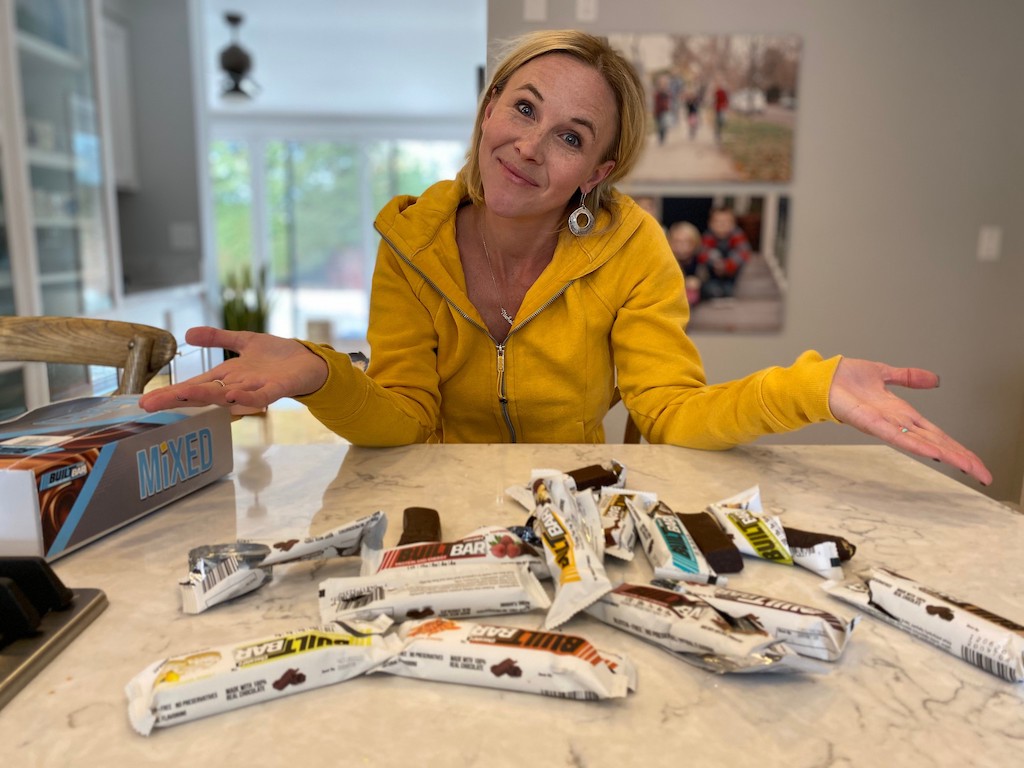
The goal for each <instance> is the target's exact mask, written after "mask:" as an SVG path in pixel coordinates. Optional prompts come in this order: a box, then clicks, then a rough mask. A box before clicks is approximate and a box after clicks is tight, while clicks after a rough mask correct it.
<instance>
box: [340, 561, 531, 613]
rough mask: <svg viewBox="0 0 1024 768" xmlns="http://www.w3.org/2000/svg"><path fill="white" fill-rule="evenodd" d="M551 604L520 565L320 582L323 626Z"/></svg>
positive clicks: (398, 571)
mask: <svg viewBox="0 0 1024 768" xmlns="http://www.w3.org/2000/svg"><path fill="white" fill-rule="evenodd" d="M550 605H551V600H550V599H549V598H548V596H547V593H546V592H545V591H544V588H543V587H542V586H541V584H540V582H539V581H538V580H537V577H536V576H534V575H533V573H531V572H530V569H529V568H527V567H526V566H525V565H460V566H459V567H458V568H392V569H389V570H386V571H382V572H381V573H377V574H374V575H372V576H356V577H354V578H332V579H326V580H324V581H322V582H320V619H321V621H323V622H324V623H329V622H331V621H339V620H340V621H348V620H353V619H372V618H374V617H376V616H379V615H381V614H383V615H385V616H388V617H390V618H391V619H393V620H394V621H396V622H402V621H406V620H409V619H413V620H417V619H425V618H428V617H431V616H438V617H442V618H462V619H466V618H473V617H476V616H497V615H502V614H508V613H526V612H527V611H532V610H535V609H538V608H539V609H546V608H548V607H549V606H550Z"/></svg>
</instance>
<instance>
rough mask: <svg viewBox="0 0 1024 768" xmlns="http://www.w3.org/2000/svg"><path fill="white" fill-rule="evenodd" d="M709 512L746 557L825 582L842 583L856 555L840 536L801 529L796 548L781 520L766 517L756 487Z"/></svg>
mask: <svg viewBox="0 0 1024 768" xmlns="http://www.w3.org/2000/svg"><path fill="white" fill-rule="evenodd" d="M708 511H709V512H710V513H711V514H713V515H714V516H715V518H716V519H717V520H718V524H719V525H721V526H722V528H723V529H724V530H725V531H726V533H728V534H729V535H730V536H732V539H733V541H734V542H735V543H736V546H737V547H738V548H739V549H740V551H741V552H743V553H744V554H746V555H751V556H753V557H760V558H763V559H765V560H770V561H772V562H773V563H780V564H782V565H799V566H800V567H802V568H806V569H807V570H809V571H813V572H814V573H816V574H818V575H819V576H821V577H822V578H825V579H841V578H842V577H843V569H842V565H841V563H842V561H843V560H848V559H849V558H850V557H851V556H852V554H853V551H855V548H854V547H853V545H852V544H850V543H849V542H848V541H846V540H845V539H843V538H841V537H839V536H830V535H827V534H818V533H811V532H807V531H801V530H798V529H793V530H794V531H795V532H796V533H797V534H798V536H799V541H800V544H801V546H793V545H792V543H791V542H790V541H789V537H788V536H787V535H786V528H785V526H783V525H782V522H781V521H780V520H779V518H778V517H777V516H775V515H769V514H766V513H765V511H764V509H763V507H762V506H761V489H760V488H759V487H758V486H756V485H755V486H754V487H752V488H748V489H747V490H746V491H743V492H742V493H738V494H736V495H735V496H731V497H729V498H728V499H723V500H722V501H719V502H716V503H715V504H712V505H711V506H710V507H708Z"/></svg>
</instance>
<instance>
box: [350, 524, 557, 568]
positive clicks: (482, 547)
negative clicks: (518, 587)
mask: <svg viewBox="0 0 1024 768" xmlns="http://www.w3.org/2000/svg"><path fill="white" fill-rule="evenodd" d="M362 558H363V560H362V566H361V568H360V571H359V573H360V575H362V576H370V575H372V574H375V573H379V572H380V571H386V570H390V569H392V568H426V567H444V566H461V565H470V564H477V565H479V564H489V565H518V564H521V565H526V566H529V568H530V570H532V571H533V572H534V573H535V574H536V575H537V577H538V578H541V579H543V578H547V576H548V570H547V566H546V565H545V564H544V555H543V553H541V552H539V551H538V550H537V549H535V548H534V547H533V546H532V545H530V544H527V543H526V542H525V541H523V539H522V538H520V537H519V536H518V535H516V534H515V533H513V532H512V531H511V530H509V529H508V528H502V527H500V526H497V525H487V526H483V527H482V528H477V529H476V530H474V531H472V532H470V534H469V535H468V536H465V537H463V538H461V539H456V540H455V541H442V542H423V543H420V544H406V545H404V546H401V547H391V548H389V549H381V548H380V546H379V545H378V546H372V545H371V544H367V545H366V546H364V547H363V550H362Z"/></svg>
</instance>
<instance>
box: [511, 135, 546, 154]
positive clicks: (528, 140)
mask: <svg viewBox="0 0 1024 768" xmlns="http://www.w3.org/2000/svg"><path fill="white" fill-rule="evenodd" d="M542 143H543V135H542V133H541V131H539V130H536V129H531V130H526V131H523V133H521V134H520V135H519V138H518V139H516V142H515V147H516V150H517V151H518V152H519V154H520V155H521V156H522V157H523V158H525V159H527V160H538V159H540V157H541V154H542V152H541V147H542Z"/></svg>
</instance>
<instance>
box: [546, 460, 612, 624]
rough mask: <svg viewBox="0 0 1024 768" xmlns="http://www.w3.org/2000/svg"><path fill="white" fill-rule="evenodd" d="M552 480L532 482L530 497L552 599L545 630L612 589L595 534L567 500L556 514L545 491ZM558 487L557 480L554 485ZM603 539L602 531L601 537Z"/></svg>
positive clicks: (568, 617) (552, 503) (548, 494)
mask: <svg viewBox="0 0 1024 768" xmlns="http://www.w3.org/2000/svg"><path fill="white" fill-rule="evenodd" d="M549 482H551V478H547V479H541V480H535V481H534V484H533V495H534V499H535V500H536V502H537V507H536V509H535V510H534V513H533V514H534V517H535V518H536V522H535V528H536V530H537V534H538V535H539V536H540V537H541V539H542V540H543V541H544V555H545V559H546V562H547V566H548V570H549V571H550V573H551V578H552V580H553V581H554V582H555V597H554V600H552V601H551V607H550V608H549V609H548V613H547V617H546V618H545V620H544V628H545V629H554V628H555V627H559V626H561V625H562V624H564V623H565V622H567V621H568V620H569V619H571V618H572V617H573V616H575V615H576V614H577V613H579V612H580V611H582V610H583V609H584V608H586V607H587V606H588V605H590V604H591V603H592V602H594V601H595V600H597V599H598V598H599V597H600V596H601V595H603V594H604V593H605V592H607V591H608V590H610V589H611V588H612V584H611V581H610V580H609V579H608V574H607V573H606V572H605V569H604V563H603V562H602V559H601V558H600V557H598V555H597V552H596V551H595V550H594V548H593V545H592V539H593V535H594V533H593V532H592V531H589V529H588V527H587V523H586V522H585V521H584V520H583V519H582V518H581V516H580V514H579V513H578V512H577V511H576V509H575V504H573V503H572V502H571V500H570V502H569V503H567V504H565V505H564V508H563V509H562V510H558V509H557V508H556V506H555V504H554V502H553V501H552V498H551V496H550V493H549V490H548V484H549ZM554 482H555V484H556V485H557V480H555V481H554ZM599 535H601V536H604V531H603V530H601V531H600V534H599Z"/></svg>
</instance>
